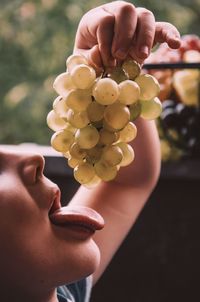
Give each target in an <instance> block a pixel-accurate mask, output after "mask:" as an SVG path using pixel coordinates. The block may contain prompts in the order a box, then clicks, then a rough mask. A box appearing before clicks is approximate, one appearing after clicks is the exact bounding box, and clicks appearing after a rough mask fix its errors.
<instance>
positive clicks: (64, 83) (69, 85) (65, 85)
mask: <svg viewBox="0 0 200 302" xmlns="http://www.w3.org/2000/svg"><path fill="white" fill-rule="evenodd" d="M53 88H54V89H55V91H56V92H57V93H58V94H59V95H61V96H62V97H65V96H66V95H67V93H68V92H69V91H70V90H71V89H74V88H76V86H75V85H74V84H73V82H72V79H71V76H70V74H69V73H68V72H63V73H61V74H60V75H58V76H57V77H56V79H55V81H54V83H53Z"/></svg>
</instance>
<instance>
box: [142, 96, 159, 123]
mask: <svg viewBox="0 0 200 302" xmlns="http://www.w3.org/2000/svg"><path fill="white" fill-rule="evenodd" d="M141 106H142V111H141V117H142V118H144V119H146V120H154V119H156V118H157V117H159V116H160V114H161V112H162V103H161V102H160V100H159V98H157V97H155V98H154V99H152V100H149V101H141Z"/></svg>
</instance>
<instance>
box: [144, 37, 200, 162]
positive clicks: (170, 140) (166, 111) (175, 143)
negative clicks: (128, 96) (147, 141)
mask: <svg viewBox="0 0 200 302" xmlns="http://www.w3.org/2000/svg"><path fill="white" fill-rule="evenodd" d="M163 58H164V62H163ZM144 68H146V69H147V70H148V73H149V74H151V75H153V76H155V78H157V80H158V81H159V83H160V95H159V98H160V100H161V102H162V108H163V110H162V113H161V115H160V117H159V119H158V120H157V126H158V131H159V135H160V142H161V153H162V159H163V161H168V160H177V159H180V158H182V157H195V158H200V39H199V37H198V36H196V35H186V36H183V37H182V46H181V47H180V49H178V50H172V49H170V48H169V47H168V46H167V45H166V44H163V45H161V46H160V47H158V48H157V49H156V51H155V52H153V53H152V55H151V56H150V57H149V59H148V61H147V62H146V64H145V65H144Z"/></svg>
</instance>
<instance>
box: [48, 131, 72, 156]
mask: <svg viewBox="0 0 200 302" xmlns="http://www.w3.org/2000/svg"><path fill="white" fill-rule="evenodd" d="M73 141H74V136H73V133H72V132H70V131H68V130H65V129H64V130H60V131H57V132H55V133H54V134H53V135H52V137H51V145H52V147H53V148H54V149H55V150H56V151H59V152H62V153H65V152H67V151H69V147H70V145H71V144H72V143H73Z"/></svg>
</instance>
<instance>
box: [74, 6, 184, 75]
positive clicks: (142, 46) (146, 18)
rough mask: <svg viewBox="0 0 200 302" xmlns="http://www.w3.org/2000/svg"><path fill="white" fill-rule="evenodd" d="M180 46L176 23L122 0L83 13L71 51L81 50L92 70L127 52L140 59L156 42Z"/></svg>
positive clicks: (119, 58) (121, 57)
mask: <svg viewBox="0 0 200 302" xmlns="http://www.w3.org/2000/svg"><path fill="white" fill-rule="evenodd" d="M163 42H166V43H167V44H168V45H169V46H170V47H171V48H174V49H176V48H179V47H180V44H181V42H180V35H179V32H178V30H177V29H176V27H174V26H173V25H172V24H170V23H167V22H156V21H155V18H154V15H153V13H152V12H151V11H149V10H147V9H145V8H140V7H139V8H136V7H135V6H134V5H133V4H131V3H127V2H125V1H114V2H111V3H107V4H104V5H102V6H99V7H97V8H94V9H92V10H90V11H89V12H88V13H86V14H85V15H84V16H83V18H82V19H81V21H80V24H79V27H78V30H77V34H76V39H75V47H74V52H75V53H81V54H83V55H85V56H86V57H87V58H88V61H89V63H90V64H91V65H93V66H94V67H95V68H96V70H99V71H100V70H102V69H104V68H105V67H113V66H115V65H116V62H117V61H121V60H124V59H125V58H126V57H127V56H131V57H132V58H133V59H134V60H136V61H137V62H139V63H141V64H142V63H143V62H144V60H145V59H146V58H147V57H148V56H149V54H150V52H151V49H152V47H153V46H154V45H155V44H156V43H163Z"/></svg>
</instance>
